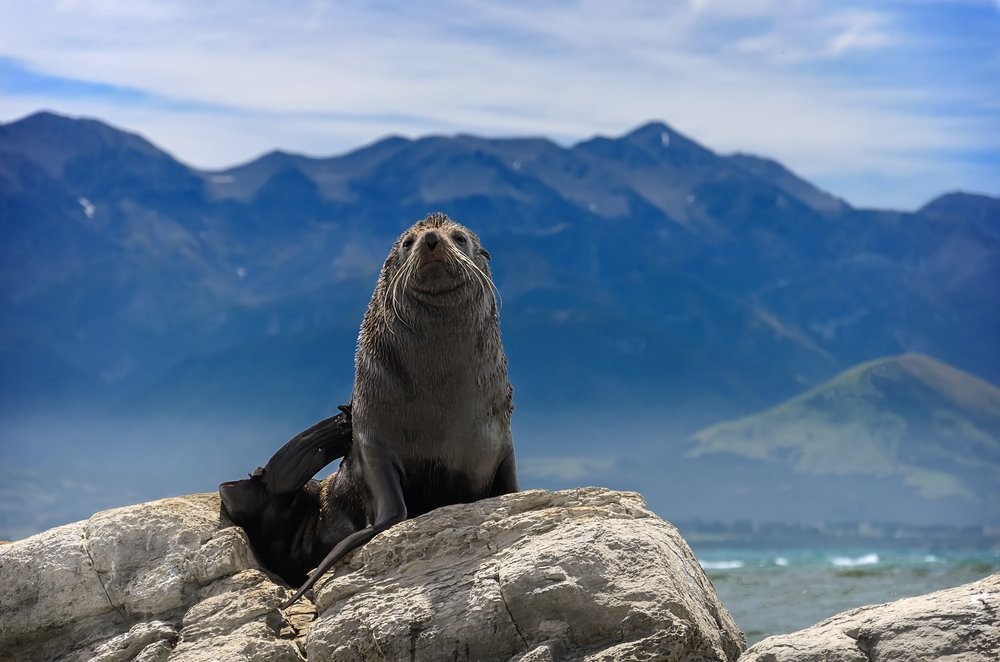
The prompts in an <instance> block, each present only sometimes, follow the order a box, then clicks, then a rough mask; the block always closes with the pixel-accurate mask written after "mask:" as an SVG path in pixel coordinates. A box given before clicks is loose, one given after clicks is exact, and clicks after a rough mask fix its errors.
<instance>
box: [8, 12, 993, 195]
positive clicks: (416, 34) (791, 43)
mask: <svg viewBox="0 0 1000 662" xmlns="http://www.w3.org/2000/svg"><path fill="white" fill-rule="evenodd" d="M0 16H3V20H2V21H0V122H9V121H13V120H16V119H18V118H20V117H23V116H25V115H28V114H30V113H32V112H34V111H37V110H41V109H47V110H52V111H55V112H59V113H63V114H67V115H73V116H87V117H97V118H100V119H103V120H105V121H107V122H110V123H112V124H114V125H116V126H118V127H121V128H124V129H128V130H131V131H135V132H138V133H141V134H143V135H144V136H145V137H147V138H148V139H150V140H151V141H153V142H154V143H155V144H157V145H158V146H159V147H161V148H163V149H165V150H166V151H168V152H170V153H171V154H173V155H174V156H175V157H177V158H178V159H180V160H181V161H183V162H185V163H187V164H189V165H192V166H195V167H199V168H204V169H216V168H223V167H226V166H231V165H235V164H237V163H242V162H245V161H248V160H250V159H252V158H254V157H255V156H257V155H259V154H261V153H263V152H266V151H270V150H272V149H276V148H280V149H282V150H285V151H290V152H297V153H303V154H308V155H312V156H331V155H335V154H340V153H343V152H346V151H349V150H351V149H353V148H356V147H359V146H362V145H364V144H367V143H370V142H372V141H374V140H376V139H378V138H380V137H383V136H385V135H387V134H397V135H404V136H408V137H419V136H422V135H428V134H439V135H440V134H445V135H448V134H455V133H474V134H478V135H483V136H491V137H503V136H524V135H530V136H547V137H549V138H552V139H553V140H556V141H557V142H559V143H561V144H567V145H568V144H572V143H574V142H576V141H579V140H583V139H586V138H589V137H592V136H593V135H596V134H601V135H609V136H615V135H621V134H624V133H627V132H628V131H629V130H630V129H632V128H635V127H636V126H638V125H640V124H642V123H644V122H646V121H649V120H662V121H665V122H666V123H668V124H670V125H671V126H672V127H674V128H675V129H676V130H678V131H680V132H682V133H684V134H686V135H688V136H689V137H691V138H693V139H694V140H696V141H698V142H700V143H702V144H704V145H705V146H707V147H709V148H711V149H713V150H715V151H717V152H720V153H732V152H745V153H752V154H758V155H762V156H767V157H770V158H774V159H777V160H779V161H781V162H782V163H784V164H785V165H786V166H788V167H789V168H791V169H792V170H794V171H795V172H797V173H798V174H800V175H801V176H804V177H805V178H807V179H809V180H810V181H812V182H814V183H816V184H817V185H819V186H820V187H822V188H824V189H826V190H828V191H830V192H832V193H834V194H836V195H838V196H840V197H843V198H844V199H846V200H847V201H848V202H850V203H851V204H854V205H856V206H872V207H891V208H898V209H915V208H917V207H919V206H920V205H922V204H923V203H925V202H926V201H928V200H929V199H931V198H933V197H935V196H936V195H937V194H939V193H941V192H943V191H948V190H966V191H973V192H980V193H988V194H992V195H1000V0H950V1H949V0H884V1H881V2H874V1H867V2H862V1H858V0H676V1H669V0H660V1H655V0H619V1H616V2H605V1H589V0H580V1H555V0H530V1H521V0H511V1H508V2H481V1H478V0H440V1H437V2H430V1H424V0H410V1H409V2H387V1H384V0H372V1H362V0H357V1H355V0H343V1H337V2H335V1H328V0H289V1H287V2H281V3H278V2H266V1H263V0H217V1H214V2H204V1H202V0H173V1H171V2H147V1H144V0H129V1H128V2H123V1H121V0H57V1H50V0H0Z"/></svg>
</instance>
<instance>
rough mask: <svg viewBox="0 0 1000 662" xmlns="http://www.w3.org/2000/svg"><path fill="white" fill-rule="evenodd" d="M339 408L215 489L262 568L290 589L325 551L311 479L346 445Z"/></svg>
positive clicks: (347, 416)
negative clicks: (249, 470) (244, 473)
mask: <svg viewBox="0 0 1000 662" xmlns="http://www.w3.org/2000/svg"><path fill="white" fill-rule="evenodd" d="M340 410H341V413H340V414H338V415H336V416H331V417H330V418H327V419H325V420H322V421H320V422H319V423H317V424H315V425H313V426H312V427H310V428H309V429H308V430H305V431H303V432H300V433H299V434H297V435H295V436H294V437H293V438H292V439H290V440H289V441H288V442H287V443H286V444H285V445H284V446H282V447H281V448H280V449H279V450H278V452H277V453H275V454H274V455H273V456H272V457H271V459H270V460H269V461H268V463H267V464H266V465H265V466H263V467H257V468H256V469H255V470H254V471H253V473H251V474H250V477H249V478H244V479H243V480H234V481H229V482H226V483H222V484H221V485H219V495H220V496H221V497H222V510H223V512H224V513H225V515H226V516H227V517H228V518H229V519H230V520H231V521H232V522H233V523H234V524H238V525H239V526H241V527H243V530H244V531H246V533H247V537H248V538H249V539H250V544H251V546H252V547H253V549H254V551H255V552H256V553H257V556H258V558H259V559H260V561H261V563H263V565H264V567H265V568H267V569H268V570H270V571H271V572H273V573H275V574H277V575H278V576H280V577H281V578H282V579H284V580H285V581H286V582H288V583H289V584H291V585H293V586H297V585H299V584H301V583H302V582H304V581H305V580H306V576H307V573H308V572H309V571H310V570H311V569H313V568H315V567H316V565H317V564H319V562H320V561H322V560H323V557H324V556H325V555H326V553H327V552H328V551H329V547H324V546H323V543H322V540H321V537H320V535H319V530H318V526H319V520H320V492H321V485H320V483H319V482H318V481H316V480H313V479H312V478H313V476H315V475H316V473H317V472H319V471H320V470H321V469H322V468H323V467H325V466H327V465H328V464H330V463H331V462H333V461H334V460H336V459H339V458H341V457H343V456H344V454H345V453H346V452H347V450H348V449H349V448H350V446H351V411H350V407H349V406H346V405H345V406H341V407H340ZM335 476H336V474H334V475H332V476H330V477H328V478H327V479H326V481H324V482H329V481H331V480H335V479H336V478H335ZM345 535H346V534H345Z"/></svg>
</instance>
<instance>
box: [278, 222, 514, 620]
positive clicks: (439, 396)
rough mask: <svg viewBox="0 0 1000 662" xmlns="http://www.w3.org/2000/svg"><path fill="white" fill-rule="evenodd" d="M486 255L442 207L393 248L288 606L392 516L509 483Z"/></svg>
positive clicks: (499, 354)
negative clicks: (313, 544)
mask: <svg viewBox="0 0 1000 662" xmlns="http://www.w3.org/2000/svg"><path fill="white" fill-rule="evenodd" d="M488 260H489V253H487V252H486V250H485V249H483V247H482V244H481V243H480V240H479V237H477V236H476V235H475V234H474V233H472V232H471V231H469V230H468V229H467V228H465V227H463V226H461V225H459V224H458V223H455V222H454V221H452V220H451V219H449V218H448V217H447V216H445V215H444V214H431V215H430V216H428V217H427V218H425V219H424V220H422V221H420V222H418V223H416V224H415V225H413V226H412V227H411V228H409V229H408V230H406V231H405V232H403V234H402V235H400V237H399V238H398V239H397V240H396V242H395V243H394V244H393V246H392V250H391V251H390V253H389V256H388V257H387V258H386V261H385V263H384V265H383V267H382V272H381V274H380V275H379V279H378V283H377V284H376V287H375V292H374V294H373V295H372V299H371V302H370V304H369V306H368V311H367V312H366V313H365V317H364V321H363V322H362V324H361V332H360V334H359V337H358V347H357V354H356V357H355V378H354V392H353V395H352V399H351V410H352V419H353V420H352V423H353V427H354V436H353V445H352V446H351V448H350V450H348V451H347V454H346V455H345V457H344V460H343V462H342V463H341V466H340V469H339V470H338V472H337V473H336V474H335V475H334V476H331V477H330V478H329V479H327V481H325V482H324V484H323V485H322V488H321V492H320V497H319V502H320V503H319V521H318V524H317V531H318V535H319V537H320V541H321V544H322V546H323V547H324V548H326V549H331V551H330V553H329V554H328V555H327V556H326V557H325V558H324V559H323V561H322V563H320V565H319V567H318V568H317V569H316V570H315V571H314V572H313V573H312V574H311V575H310V576H309V579H308V580H307V581H306V583H305V584H304V585H303V586H302V587H301V588H300V589H299V591H298V593H297V594H296V596H295V597H294V598H292V600H291V601H289V603H288V604H290V603H291V602H294V601H295V600H297V599H298V598H299V597H300V596H301V595H302V594H303V593H304V592H305V591H306V590H308V589H309V588H310V587H311V586H312V585H313V584H314V583H315V581H316V579H318V578H319V576H320V575H322V574H323V573H324V572H325V571H326V570H328V569H329V568H330V567H332V566H333V565H334V564H335V563H337V562H338V561H339V560H340V559H342V558H343V557H344V556H346V555H347V554H348V553H349V552H350V551H352V550H354V549H356V548H357V547H360V546H361V545H363V544H365V543H366V542H368V541H369V540H371V538H373V537H374V536H375V535H377V534H378V533H379V532H381V531H384V530H385V529H386V528H388V527H390V526H392V525H393V524H395V523H397V522H400V521H402V520H404V519H406V518H408V517H414V516H417V515H421V514H423V513H426V512H428V511H430V510H433V509H434V508H438V507H440V506H444V505H449V504H455V503H467V502H471V501H476V500H478V499H483V498H486V497H490V496H497V495H500V494H506V493H509V492H516V491H517V490H518V483H517V474H516V470H515V465H514V446H513V441H512V438H511V432H510V418H511V413H512V411H513V403H512V390H511V386H510V382H509V381H508V379H507V358H506V356H505V354H504V352H503V347H502V345H501V341H500V326H499V314H498V313H499V311H498V306H497V301H496V298H495V296H494V291H495V290H494V287H493V282H492V277H491V273H490V268H489V261H488Z"/></svg>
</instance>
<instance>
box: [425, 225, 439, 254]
mask: <svg viewBox="0 0 1000 662" xmlns="http://www.w3.org/2000/svg"><path fill="white" fill-rule="evenodd" d="M440 241H441V237H439V236H438V233H437V232H434V231H433V230H432V231H430V232H428V233H427V234H425V235H424V243H425V244H427V249H428V250H429V251H431V252H432V253H433V252H434V247H435V246H437V245H438V243H439V242H440Z"/></svg>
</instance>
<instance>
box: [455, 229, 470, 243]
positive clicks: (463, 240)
mask: <svg viewBox="0 0 1000 662" xmlns="http://www.w3.org/2000/svg"><path fill="white" fill-rule="evenodd" d="M451 238H452V239H454V240H455V243H456V244H458V245H459V246H465V244H466V242H468V241H469V240H468V239H466V238H465V235H464V234H462V233H461V232H456V233H455V234H453V235H451Z"/></svg>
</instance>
